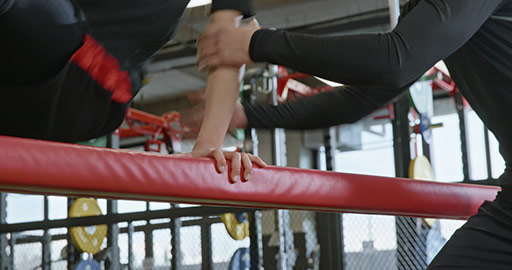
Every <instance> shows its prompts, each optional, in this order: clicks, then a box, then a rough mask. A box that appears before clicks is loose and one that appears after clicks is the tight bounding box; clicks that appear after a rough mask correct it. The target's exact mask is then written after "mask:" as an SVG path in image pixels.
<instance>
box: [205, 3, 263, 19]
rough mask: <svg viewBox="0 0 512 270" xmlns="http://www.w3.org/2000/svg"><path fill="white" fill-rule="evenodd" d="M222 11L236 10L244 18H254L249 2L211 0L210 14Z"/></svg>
mask: <svg viewBox="0 0 512 270" xmlns="http://www.w3.org/2000/svg"><path fill="white" fill-rule="evenodd" d="M222 9H233V10H238V11H240V12H241V13H242V15H243V16H244V18H247V17H251V16H254V13H253V9H252V3H251V0H213V3H212V12H215V11H217V10H222Z"/></svg>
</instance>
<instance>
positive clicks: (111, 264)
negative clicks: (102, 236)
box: [105, 134, 121, 270]
mask: <svg viewBox="0 0 512 270" xmlns="http://www.w3.org/2000/svg"><path fill="white" fill-rule="evenodd" d="M107 147H108V148H113V149H118V148H119V136H117V135H114V134H112V135H110V136H107ZM117 212H118V205H117V201H116V200H107V215H112V214H117ZM107 248H108V249H109V251H108V252H109V256H108V257H107V260H105V269H108V270H121V258H120V255H119V252H120V251H119V226H118V225H117V224H110V225H108V231H107Z"/></svg>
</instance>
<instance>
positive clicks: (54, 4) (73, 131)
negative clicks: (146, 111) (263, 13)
mask: <svg viewBox="0 0 512 270" xmlns="http://www.w3.org/2000/svg"><path fill="white" fill-rule="evenodd" d="M212 2H213V3H212V11H217V10H222V9H233V10H238V11H240V12H241V13H242V14H243V15H244V16H250V15H251V14H252V10H251V5H250V0H213V1H212ZM74 3H76V5H75V6H73V5H71V4H70V3H69V1H66V0H44V1H40V0H26V1H12V0H0V32H1V33H2V34H3V36H5V37H6V38H2V39H1V41H0V49H1V50H0V103H1V106H0V135H8V136H18V137H25V138H37V139H45V140H53V141H64V142H77V141H85V140H88V139H91V138H96V137H99V136H102V135H105V134H107V133H109V132H112V131H113V130H115V129H116V128H118V127H119V125H120V124H121V122H122V121H123V119H124V115H125V113H126V109H127V107H128V103H129V102H130V101H131V99H132V98H133V96H134V95H136V94H137V92H138V91H139V89H140V86H141V80H142V73H143V72H142V70H143V66H144V64H145V63H146V62H147V60H148V59H149V58H150V57H151V56H152V55H153V54H154V53H155V52H156V51H157V50H158V49H160V48H161V47H162V46H163V45H164V44H166V43H167V42H168V41H169V40H170V39H171V38H172V36H173V34H174V32H175V30H176V29H177V25H178V23H179V21H180V19H181V18H182V16H183V12H184V11H185V8H186V6H187V4H188V3H189V0H151V1H143V0H142V1H124V0H76V1H74ZM35 44H36V45H35Z"/></svg>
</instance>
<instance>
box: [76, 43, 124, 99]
mask: <svg viewBox="0 0 512 270" xmlns="http://www.w3.org/2000/svg"><path fill="white" fill-rule="evenodd" d="M83 43H84V44H83V45H82V47H81V48H80V49H78V51H76V52H75V53H74V54H73V56H72V57H71V62H73V63H74V64H76V65H77V66H78V67H80V68H81V69H83V70H84V71H86V72H87V73H88V74H89V75H90V76H91V77H92V78H93V79H94V81H96V82H97V83H98V84H100V85H101V86H102V87H103V88H105V89H106V90H108V91H110V92H112V100H113V101H116V102H119V103H127V102H129V101H130V100H131V99H132V97H133V94H132V83H131V81H130V76H129V74H128V72H127V71H123V70H121V69H120V65H119V62H118V61H117V59H116V58H115V57H114V56H112V55H110V54H109V53H108V52H107V51H106V50H105V49H104V48H103V47H102V46H101V45H100V44H99V43H98V42H96V40H94V38H93V37H91V36H90V35H89V34H86V35H85V37H84V40H83Z"/></svg>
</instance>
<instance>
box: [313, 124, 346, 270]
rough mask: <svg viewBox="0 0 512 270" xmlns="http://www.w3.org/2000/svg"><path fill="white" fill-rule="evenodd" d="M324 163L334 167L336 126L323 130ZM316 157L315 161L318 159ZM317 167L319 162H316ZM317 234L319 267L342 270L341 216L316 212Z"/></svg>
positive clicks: (330, 169) (329, 169)
mask: <svg viewBox="0 0 512 270" xmlns="http://www.w3.org/2000/svg"><path fill="white" fill-rule="evenodd" d="M324 146H325V164H326V169H327V170H328V171H334V170H335V167H336V162H335V155H336V128H328V129H325V130H324ZM318 158H319V157H317V161H318ZM316 166H317V168H320V163H319V162H317V164H316ZM316 220H317V234H318V243H319V244H320V269H336V270H343V269H344V264H343V255H344V254H343V216H342V215H341V214H334V213H317V214H316Z"/></svg>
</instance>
